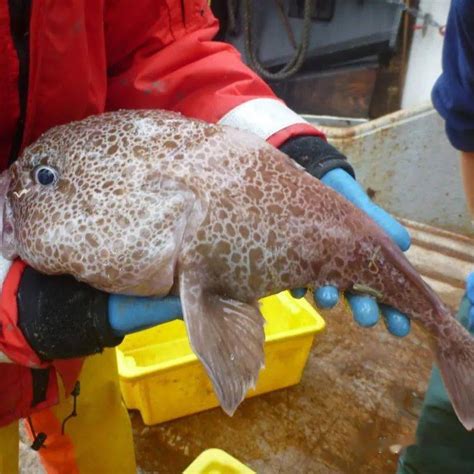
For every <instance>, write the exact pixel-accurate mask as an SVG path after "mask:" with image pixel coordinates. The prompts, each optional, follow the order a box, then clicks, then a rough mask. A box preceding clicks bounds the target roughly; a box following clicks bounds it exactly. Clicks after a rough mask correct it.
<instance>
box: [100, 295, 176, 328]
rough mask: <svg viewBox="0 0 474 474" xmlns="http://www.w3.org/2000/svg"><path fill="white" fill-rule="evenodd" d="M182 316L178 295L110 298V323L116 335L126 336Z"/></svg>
mask: <svg viewBox="0 0 474 474" xmlns="http://www.w3.org/2000/svg"><path fill="white" fill-rule="evenodd" d="M182 318H183V310H182V308H181V301H180V299H179V298H178V297H177V296H166V297H164V298H145V297H138V296H125V295H111V296H110V298H109V324H110V327H111V329H112V331H113V333H114V335H115V336H126V335H127V334H131V333H134V332H137V331H141V330H143V329H148V328H150V327H153V326H156V325H158V324H162V323H166V322H168V321H173V320H175V319H182Z"/></svg>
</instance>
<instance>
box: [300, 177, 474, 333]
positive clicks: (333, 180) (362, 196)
mask: <svg viewBox="0 0 474 474" xmlns="http://www.w3.org/2000/svg"><path fill="white" fill-rule="evenodd" d="M321 181H322V182H323V183H324V184H325V185H326V186H329V187H331V188H332V189H334V190H335V191H337V192H339V193H340V194H342V195H343V196H344V197H345V198H346V199H347V200H349V201H351V202H352V203H353V204H354V205H355V206H357V207H358V208H359V209H361V210H362V211H364V212H365V213H366V214H368V215H369V216H370V217H371V218H372V219H373V220H374V221H375V222H376V223H377V224H378V225H379V226H380V227H381V228H382V229H383V230H384V231H385V232H386V233H387V234H388V235H389V236H390V237H391V238H392V239H393V240H394V241H395V242H396V244H397V245H398V246H399V247H400V249H401V250H403V251H406V250H408V248H409V247H410V244H411V241H410V235H409V233H408V231H407V230H406V229H405V227H403V226H402V225H401V224H399V223H398V222H397V221H396V220H395V219H394V218H393V217H392V216H391V215H390V214H388V213H387V212H386V211H384V210H383V209H382V208H380V207H379V206H377V205H376V204H374V203H373V202H372V201H371V200H370V198H369V197H368V196H367V194H366V193H365V191H364V190H363V189H362V187H361V186H360V184H359V183H357V181H356V180H355V179H353V178H352V176H350V175H349V174H348V173H346V172H345V171H344V170H342V169H334V170H331V171H329V172H328V173H326V174H325V175H324V176H323V178H322V179H321ZM305 293H306V290H305V289H301V288H297V289H296V290H293V291H292V294H293V296H295V297H297V298H298V297H302V296H304V294H305ZM473 295H474V290H473ZM345 296H346V299H347V302H348V303H349V306H350V308H351V310H352V314H353V317H354V320H355V321H356V322H357V323H358V324H359V325H360V326H363V327H371V326H374V325H375V324H376V323H377V321H378V320H379V314H380V313H381V314H382V316H383V319H384V322H385V325H386V326H387V329H388V331H389V332H390V333H391V334H393V335H395V336H399V337H403V336H406V335H407V334H408V333H409V332H410V320H409V319H408V318H407V317H406V316H405V315H403V314H401V313H400V312H399V311H397V310H396V309H394V308H391V307H388V306H385V305H380V307H379V305H378V304H377V302H376V301H375V299H373V298H371V297H369V296H360V295H354V294H350V293H347V294H346V295H345ZM314 299H315V301H316V304H317V305H318V306H319V307H320V308H323V309H329V308H332V307H333V306H335V305H336V304H337V302H338V301H339V291H338V290H337V288H335V287H332V286H325V287H322V288H318V289H317V290H315V292H314Z"/></svg>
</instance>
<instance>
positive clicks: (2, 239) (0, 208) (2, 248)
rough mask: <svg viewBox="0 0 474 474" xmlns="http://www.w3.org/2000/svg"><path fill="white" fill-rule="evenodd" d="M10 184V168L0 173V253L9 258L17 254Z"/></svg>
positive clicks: (11, 258)
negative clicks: (9, 194) (9, 196)
mask: <svg viewBox="0 0 474 474" xmlns="http://www.w3.org/2000/svg"><path fill="white" fill-rule="evenodd" d="M10 184H11V173H10V170H8V169H7V170H5V171H4V172H3V173H2V174H0V253H1V255H2V256H3V257H4V258H6V259H9V260H13V259H14V258H16V257H17V256H18V253H17V250H16V240H15V228H14V224H13V212H12V208H11V205H10V201H9V198H8V193H9V190H10Z"/></svg>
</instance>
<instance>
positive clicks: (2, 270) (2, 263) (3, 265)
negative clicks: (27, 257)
mask: <svg viewBox="0 0 474 474" xmlns="http://www.w3.org/2000/svg"><path fill="white" fill-rule="evenodd" d="M12 263H13V261H12V260H7V259H6V258H3V257H2V256H1V255H0V288H1V287H2V286H3V282H4V280H5V277H6V276H7V273H8V270H10V267H11V266H12Z"/></svg>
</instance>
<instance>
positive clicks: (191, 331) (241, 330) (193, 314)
mask: <svg viewBox="0 0 474 474" xmlns="http://www.w3.org/2000/svg"><path fill="white" fill-rule="evenodd" d="M183 280H185V279H183ZM183 280H182V282H181V291H180V293H181V302H182V306H183V314H184V320H185V322H186V326H187V331H188V336H189V340H190V343H191V347H192V348H193V350H194V352H195V354H196V355H197V356H198V357H199V359H200V360H201V362H202V363H203V365H204V367H205V368H206V371H207V373H208V375H209V377H210V379H211V381H212V384H213V387H214V391H215V393H216V395H217V398H218V399H219V402H220V404H221V407H222V409H223V410H224V411H225V412H226V413H227V414H228V415H230V416H232V415H233V414H234V412H235V410H236V409H237V407H238V406H239V405H240V403H241V402H242V401H243V399H244V398H245V396H246V394H247V392H248V391H249V389H251V388H254V387H255V384H256V382H257V379H258V375H259V372H260V369H262V368H263V367H264V352H263V347H264V341H265V334H264V330H263V326H264V322H265V320H264V319H263V316H262V315H261V313H260V310H259V309H258V307H257V303H255V305H252V304H246V303H242V302H240V301H236V300H233V299H230V298H226V297H223V296H221V295H218V294H215V293H212V292H207V291H204V290H202V289H201V288H199V287H198V286H192V287H189V286H184V288H183ZM184 284H185V285H186V283H184Z"/></svg>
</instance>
